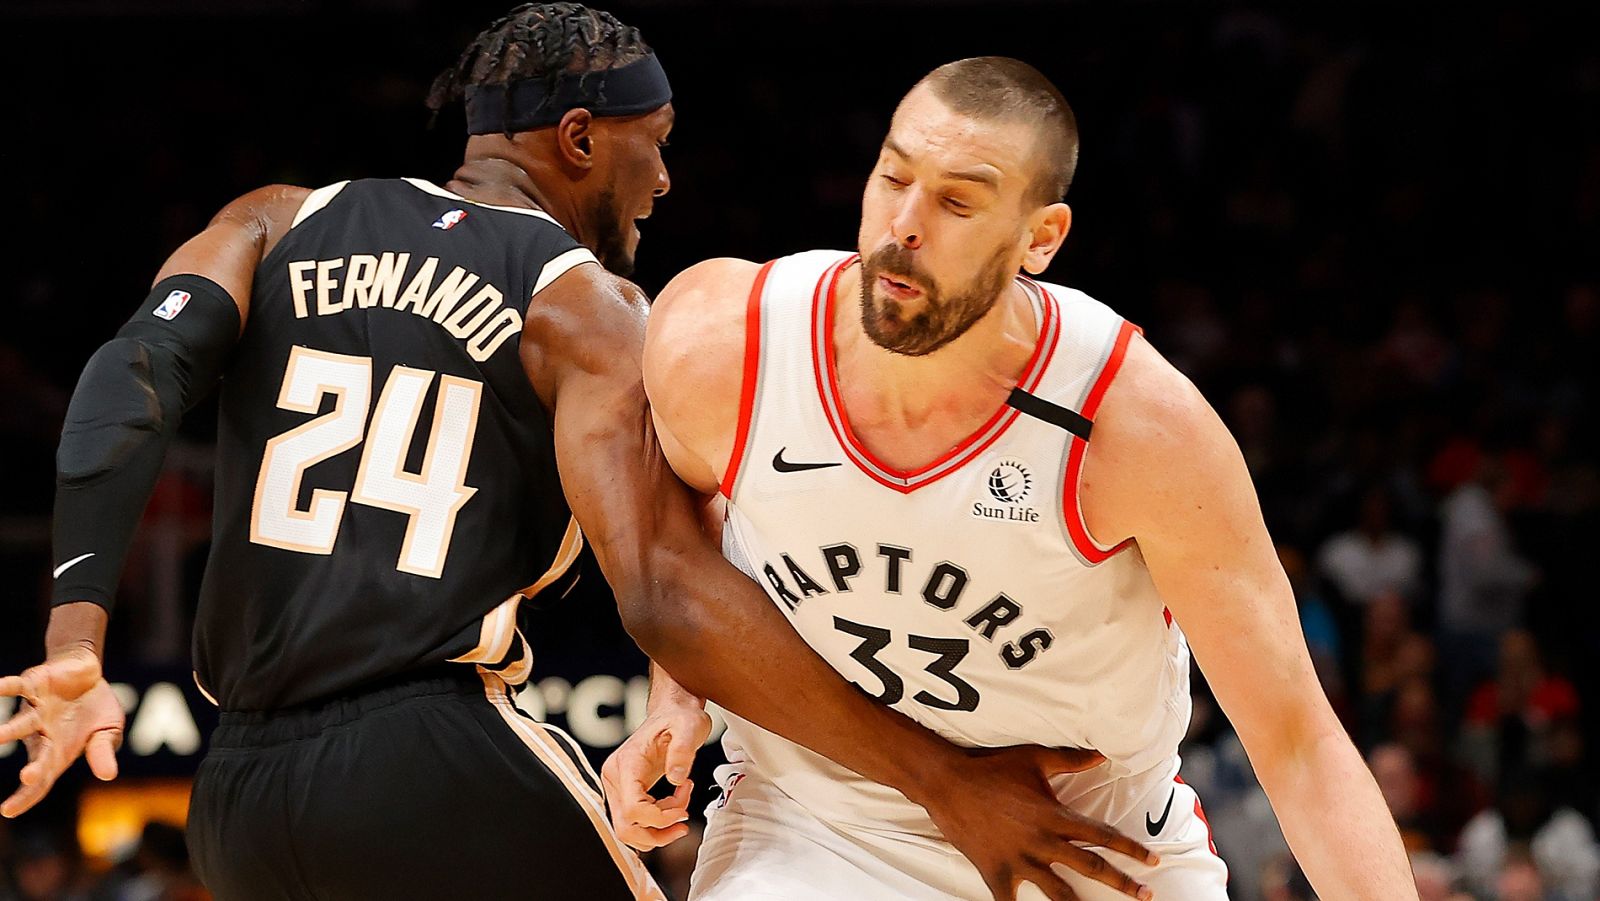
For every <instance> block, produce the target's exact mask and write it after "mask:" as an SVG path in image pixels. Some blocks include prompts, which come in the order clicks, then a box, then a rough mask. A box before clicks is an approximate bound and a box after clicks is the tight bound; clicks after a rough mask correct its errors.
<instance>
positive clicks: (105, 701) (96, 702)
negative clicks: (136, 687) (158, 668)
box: [0, 648, 123, 818]
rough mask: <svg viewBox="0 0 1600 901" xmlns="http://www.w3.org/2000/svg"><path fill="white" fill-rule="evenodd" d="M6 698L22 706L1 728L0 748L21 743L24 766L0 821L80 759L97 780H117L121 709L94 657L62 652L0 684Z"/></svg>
mask: <svg viewBox="0 0 1600 901" xmlns="http://www.w3.org/2000/svg"><path fill="white" fill-rule="evenodd" d="M6 696H9V697H17V698H21V699H22V701H23V703H22V704H20V705H18V709H17V712H16V714H15V715H14V716H12V717H11V719H10V720H9V721H7V722H6V723H4V724H0V745H3V744H8V743H10V742H13V741H19V740H20V741H21V742H22V743H23V746H24V747H26V748H27V750H28V763H27V765H26V766H24V767H23V768H22V773H21V775H20V782H21V785H19V786H18V788H17V790H16V792H15V793H13V794H12V795H11V797H9V798H7V799H6V800H5V803H3V804H0V816H5V817H7V818H11V817H16V816H19V815H20V814H22V813H23V812H24V811H26V810H28V809H29V808H31V807H33V806H34V805H35V804H38V803H39V801H40V800H42V799H43V798H44V796H45V795H47V794H49V792H50V789H51V787H52V786H54V785H55V784H56V780H57V779H59V778H61V774H62V773H64V772H66V771H67V767H69V766H71V765H72V762H73V761H74V760H77V759H78V757H79V756H80V755H82V756H85V757H87V758H88V760H89V769H90V770H91V771H92V772H93V773H94V774H95V776H96V777H97V778H99V779H102V780H106V781H109V780H111V779H115V778H116V777H117V748H119V747H121V746H122V727H123V713H122V705H121V704H120V703H118V702H117V698H116V695H115V694H113V693H112V691H111V686H110V685H108V684H106V680H105V678H104V677H103V676H102V675H101V674H100V658H99V657H97V656H95V654H94V652H92V651H90V650H87V649H84V648H76V649H72V650H66V651H62V652H60V653H58V654H56V655H55V656H52V657H51V658H50V659H49V660H47V661H45V662H44V663H41V664H39V665H38V666H35V667H33V668H31V669H28V670H25V671H23V673H22V675H20V676H6V677H4V678H0V697H6Z"/></svg>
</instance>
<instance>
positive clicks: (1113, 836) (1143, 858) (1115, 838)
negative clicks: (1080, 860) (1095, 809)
mask: <svg viewBox="0 0 1600 901" xmlns="http://www.w3.org/2000/svg"><path fill="white" fill-rule="evenodd" d="M1068 823H1069V824H1070V825H1068V826H1067V827H1066V828H1064V829H1062V830H1061V831H1060V833H1059V834H1060V836H1061V837H1062V838H1064V839H1066V840H1068V841H1074V842H1084V843H1086V844H1090V845H1097V846H1099V847H1102V848H1108V849H1110V850H1112V851H1116V852H1118V853H1119V854H1126V855H1128V856H1129V857H1131V858H1133V859H1134V860H1137V861H1139V862H1140V863H1142V864H1144V865H1145V866H1151V867H1153V866H1155V865H1157V864H1159V863H1161V856H1160V855H1159V854H1157V853H1156V852H1154V851H1152V850H1150V849H1149V848H1147V847H1145V846H1144V845H1141V844H1139V843H1138V842H1136V841H1134V840H1133V839H1131V838H1129V837H1127V836H1126V835H1123V834H1122V833H1120V832H1118V831H1117V830H1115V829H1112V828H1111V827H1110V826H1107V825H1106V824H1104V823H1100V822H1096V821H1094V820H1091V819H1088V818H1087V817H1079V816H1076V815H1071V814H1068Z"/></svg>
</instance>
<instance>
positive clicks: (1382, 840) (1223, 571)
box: [1082, 337, 1416, 901]
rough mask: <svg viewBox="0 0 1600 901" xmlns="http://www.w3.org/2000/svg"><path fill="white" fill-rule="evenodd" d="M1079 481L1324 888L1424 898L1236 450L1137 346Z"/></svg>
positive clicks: (1089, 512) (1105, 537) (1087, 511)
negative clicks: (1171, 621)
mask: <svg viewBox="0 0 1600 901" xmlns="http://www.w3.org/2000/svg"><path fill="white" fill-rule="evenodd" d="M1083 482H1084V484H1083V493H1082V499H1083V509H1084V516H1085V519H1086V521H1087V525H1088V527H1089V529H1090V531H1091V533H1093V534H1094V536H1095V537H1096V538H1097V539H1099V540H1100V541H1102V542H1117V541H1121V540H1123V539H1126V538H1128V537H1130V536H1131V537H1133V538H1134V539H1135V540H1136V541H1137V543H1138V547H1139V551H1140V552H1141V553H1142V554H1143V555H1144V559H1145V562H1146V564H1147V565H1148V566H1149V568H1150V574H1151V577H1152V578H1153V579H1154V581H1155V585H1156V588H1157V590H1158V591H1159V592H1160V594H1161V598H1162V600H1163V601H1165V602H1166V603H1167V605H1168V607H1169V608H1170V609H1171V611H1172V613H1173V616H1174V617H1175V618H1176V620H1177V621H1178V623H1179V624H1180V625H1181V626H1182V627H1183V631H1184V634H1185V635H1186V636H1187V637H1188V639H1189V644H1190V646H1191V648H1192V649H1193V651H1194V655H1195V659H1196V660H1197V661H1198V662H1199V664H1200V668H1201V670H1203V671H1204V672H1205V675H1206V679H1207V681H1208V682H1209V683H1210V685H1211V688H1212V690H1213V691H1214V692H1215V694H1216V697H1217V701H1218V703H1219V704H1220V705H1221V707H1222V709H1223V711H1224V712H1225V713H1226V714H1227V715H1228V718H1229V720H1231V721H1232V723H1233V725H1234V727H1235V729H1236V730H1237V731H1238V733H1239V738H1240V740H1241V741H1242V742H1243V744H1244V747H1245V751H1246V752H1247V753H1248V754H1249V756H1250V762H1251V764H1252V765H1253V766H1254V767H1255V770H1256V774H1257V776H1258V777H1259V778H1260V780H1261V785H1262V787H1263V788H1264V789H1266V792H1267V796H1268V798H1270V799H1271V801H1272V806H1273V809H1274V810H1275V811H1276V812H1277V814H1278V819H1279V821H1280V822H1281V823H1282V825H1283V831H1284V835H1285V837H1287V838H1288V840H1289V845H1290V847H1291V848H1292V849H1293V850H1294V853H1295V856H1296V857H1297V858H1298V859H1299V861H1300V863H1301V865H1302V866H1303V867H1304V869H1305V872H1306V874H1307V876H1309V877H1310V879H1311V882H1312V884H1313V885H1314V886H1315V887H1316V890H1317V893H1318V895H1319V896H1320V897H1323V898H1327V899H1330V901H1332V899H1365V898H1394V899H1401V898H1415V897H1416V893H1415V888H1414V885H1413V882H1412V879H1411V871H1410V868H1409V866H1408V864H1407V861H1406V856H1405V851H1404V849H1403V848H1402V846H1401V843H1400V836H1399V833H1398V831H1397V830H1396V829H1395V825H1394V820H1393V818H1392V817H1391V816H1390V814H1389V811H1388V809H1387V807H1386V806H1385V804H1384V801H1383V797H1382V796H1381V795H1380V794H1379V792H1378V787H1377V784H1376V783H1375V782H1374V781H1373V778H1372V776H1371V775H1370V774H1369V773H1368V771H1367V768H1366V766H1365V764H1364V763H1363V762H1362V760H1361V757H1360V755H1359V754H1358V753H1357V752H1356V749H1355V747H1354V746H1353V745H1352V744H1351V742H1350V739H1349V738H1348V737H1347V736H1346V735H1345V733H1344V729H1343V728H1342V727H1341V726H1340V724H1339V721H1338V720H1337V719H1336V718H1335V716H1334V713H1333V710H1332V708H1331V707H1330V706H1329V704H1328V701H1327V698H1326V697H1325V696H1324V695H1323V693H1322V689H1321V686H1320V685H1319V684H1318V682H1317V678H1316V674H1315V673H1314V672H1313V670H1312V665H1311V658H1310V655H1309V654H1308V653H1307V651H1306V644H1305V638H1304V637H1303V636H1302V635H1301V632H1300V624H1299V620H1298V617H1297V615H1296V610H1295V603H1294V595H1293V593H1292V592H1291V590H1290V587H1289V582H1288V579H1287V578H1286V577H1285V575H1284V572H1283V568H1282V567H1281V566H1280V565H1279V563H1278V558H1277V554H1276V552H1275V550H1274V548H1273V544H1272V539H1271V538H1270V537H1269V536H1268V534H1267V529H1266V525H1265V523H1264V522H1263V521H1262V517H1261V509H1260V506H1259V504H1258V503H1257V500H1256V495H1255V490H1254V487H1253V485H1252V484H1251V481H1250V474H1249V472H1248V471H1247V470H1246V468H1245V464H1244V459H1243V457H1242V456H1241V454H1240V452H1239V449H1238V446H1237V445H1236V444H1235V443H1234V441H1233V438H1232V436H1231V435H1229V434H1228V430H1227V428H1226V427H1225V426H1224V425H1223V424H1222V421H1221V420H1220V419H1218V417H1217V415H1216V413H1215V412H1214V411H1213V410H1212V409H1211V407H1210V406H1209V405H1208V404H1207V403H1206V402H1205V399H1204V398H1203V397H1201V396H1200V393H1199V392H1198V391H1197V390H1195V388H1194V386H1193V385H1192V384H1190V383H1189V381H1188V380H1187V379H1185V378H1184V377H1183V376H1182V375H1181V374H1180V373H1178V372H1177V370H1175V369H1174V368H1173V367H1172V366H1171V365H1170V364H1168V363H1167V362H1166V361H1165V360H1163V359H1162V358H1161V357H1160V356H1159V355H1158V354H1157V353H1156V352H1155V350H1154V349H1152V348H1151V347H1150V345H1148V344H1147V343H1145V341H1144V340H1143V339H1142V338H1138V337H1135V338H1134V339H1133V341H1132V343H1131V344H1130V346H1129V350H1128V356H1127V359H1126V362H1125V363H1124V364H1123V367H1122V370H1121V372H1120V374H1118V376H1117V377H1116V380H1115V381H1114V382H1113V383H1112V385H1111V387H1110V389H1109V390H1108V391H1107V393H1106V396H1105V400H1104V404H1103V406H1102V413H1101V415H1100V417H1099V418H1098V419H1097V420H1096V422H1095V429H1094V440H1093V441H1092V442H1091V443H1090V445H1089V454H1088V458H1087V460H1086V461H1085V464H1084V476H1083ZM1330 824H1337V828H1330Z"/></svg>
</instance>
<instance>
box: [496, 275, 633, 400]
mask: <svg viewBox="0 0 1600 901" xmlns="http://www.w3.org/2000/svg"><path fill="white" fill-rule="evenodd" d="M649 307H650V301H649V298H648V297H646V296H645V293H644V291H642V290H640V288H639V286H638V285H635V284H634V283H632V282H630V281H628V280H627V279H624V278H621V277H619V276H616V275H613V274H612V273H610V272H608V271H606V270H605V269H604V268H602V267H601V266H600V265H599V264H598V263H594V262H586V263H583V264H581V265H577V266H573V267H571V268H570V269H568V270H567V271H565V272H563V273H562V274H561V275H560V276H558V277H557V278H555V280H553V281H552V282H550V284H549V285H547V286H545V288H544V289H543V290H541V291H540V292H539V293H538V294H537V295H535V296H534V298H533V300H532V302H530V303H529V304H528V309H527V312H526V313H525V314H524V315H523V325H522V337H521V339H520V342H519V345H518V353H519V354H520V356H521V357H522V367H523V371H524V372H526V373H527V376H528V379H529V381H530V382H531V383H532V384H533V387H534V391H535V392H537V393H538V395H539V397H540V399H541V400H543V401H544V403H545V405H546V406H547V407H549V408H552V409H553V408H554V406H555V399H556V395H557V394H558V393H559V391H560V385H561V383H562V382H563V381H564V380H565V379H566V378H567V377H569V376H573V375H582V374H587V375H591V376H603V377H604V378H607V379H611V380H615V381H617V383H618V384H619V385H622V384H626V385H631V386H633V390H637V386H638V384H639V382H640V379H641V374H640V371H639V359H640V355H641V346H642V344H643V342H644V323H645V316H646V314H647V313H648V312H649Z"/></svg>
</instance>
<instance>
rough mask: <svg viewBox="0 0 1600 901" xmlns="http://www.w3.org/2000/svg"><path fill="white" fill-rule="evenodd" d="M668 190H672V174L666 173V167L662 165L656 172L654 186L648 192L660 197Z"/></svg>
mask: <svg viewBox="0 0 1600 901" xmlns="http://www.w3.org/2000/svg"><path fill="white" fill-rule="evenodd" d="M670 190H672V176H670V175H668V174H667V167H666V166H662V167H661V171H660V172H658V173H656V186H655V188H654V189H653V190H652V191H651V192H650V193H651V195H652V196H654V197H662V196H665V195H666V193H667V192H668V191H670Z"/></svg>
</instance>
